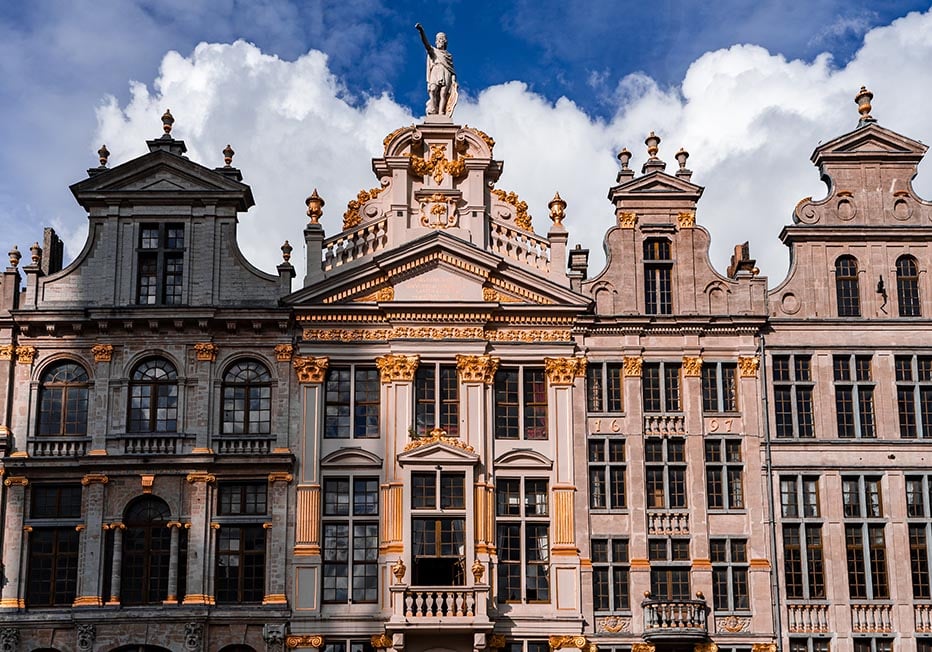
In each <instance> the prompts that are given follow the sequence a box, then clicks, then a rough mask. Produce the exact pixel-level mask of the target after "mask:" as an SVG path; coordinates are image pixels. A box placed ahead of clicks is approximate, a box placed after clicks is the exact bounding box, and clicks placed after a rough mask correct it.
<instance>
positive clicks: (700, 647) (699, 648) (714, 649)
mask: <svg viewBox="0 0 932 652" xmlns="http://www.w3.org/2000/svg"><path fill="white" fill-rule="evenodd" d="M693 652H718V645H716V644H715V643H712V642H711V641H709V642H708V643H696V644H695V645H693Z"/></svg>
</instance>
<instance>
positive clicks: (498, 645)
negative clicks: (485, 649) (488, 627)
mask: <svg viewBox="0 0 932 652" xmlns="http://www.w3.org/2000/svg"><path fill="white" fill-rule="evenodd" d="M505 645H506V642H505V635H504V634H492V636H490V637H489V647H490V648H492V649H494V650H500V649H502V648H503V647H505Z"/></svg>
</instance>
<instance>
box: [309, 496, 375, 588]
mask: <svg viewBox="0 0 932 652" xmlns="http://www.w3.org/2000/svg"><path fill="white" fill-rule="evenodd" d="M323 494H324V505H323V508H324V509H323V519H322V530H323V531H322V537H321V538H322V546H321V548H322V550H321V555H322V557H323V569H322V570H323V601H324V602H350V601H351V602H376V601H377V600H378V591H379V578H378V563H377V562H378V556H379V522H378V515H379V481H378V479H377V478H374V477H325V478H324V480H323Z"/></svg>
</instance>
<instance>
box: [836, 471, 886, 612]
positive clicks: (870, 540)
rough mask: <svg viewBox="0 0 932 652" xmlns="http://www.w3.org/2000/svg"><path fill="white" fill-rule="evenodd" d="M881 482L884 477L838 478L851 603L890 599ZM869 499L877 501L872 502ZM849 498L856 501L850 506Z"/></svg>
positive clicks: (857, 476) (854, 476) (853, 476)
mask: <svg viewBox="0 0 932 652" xmlns="http://www.w3.org/2000/svg"><path fill="white" fill-rule="evenodd" d="M882 479H883V476H875V475H843V476H842V478H841V480H842V511H843V514H844V528H845V562H846V563H845V567H846V571H847V577H848V597H849V599H850V600H888V599H889V598H890V568H889V565H888V563H887V551H886V541H887V537H886V523H887V521H886V518H885V517H884V509H883V494H882V492H881V482H882ZM872 496H875V497H876V498H875V499H873V500H872ZM852 498H853V499H854V500H855V501H856V502H854V503H852ZM872 506H873V507H874V508H873V509H872ZM855 512H857V513H855ZM878 534H879V537H880V538H879V543H878V540H877V536H878ZM862 587H863V588H862Z"/></svg>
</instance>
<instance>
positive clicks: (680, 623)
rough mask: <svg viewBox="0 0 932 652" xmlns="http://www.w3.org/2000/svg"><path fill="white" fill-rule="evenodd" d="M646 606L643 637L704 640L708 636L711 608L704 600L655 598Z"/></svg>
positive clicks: (649, 639)
mask: <svg viewBox="0 0 932 652" xmlns="http://www.w3.org/2000/svg"><path fill="white" fill-rule="evenodd" d="M641 607H642V608H643V609H644V640H646V641H660V640H691V641H697V640H704V639H706V638H708V635H709V624H708V618H709V607H708V606H707V605H706V603H705V601H704V600H654V599H648V600H645V601H644V602H642V603H641Z"/></svg>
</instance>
